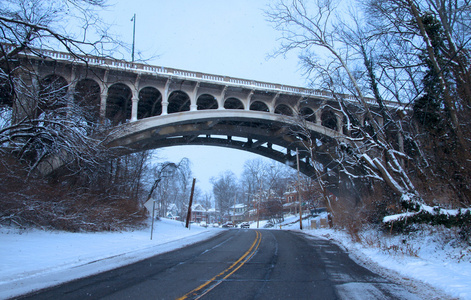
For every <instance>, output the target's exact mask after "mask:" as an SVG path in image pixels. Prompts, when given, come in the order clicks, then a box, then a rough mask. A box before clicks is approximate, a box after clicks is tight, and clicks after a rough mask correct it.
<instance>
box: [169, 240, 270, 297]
mask: <svg viewBox="0 0 471 300" xmlns="http://www.w3.org/2000/svg"><path fill="white" fill-rule="evenodd" d="M256 234H257V235H256V237H255V240H254V242H253V243H252V245H251V246H250V248H249V250H247V251H246V252H245V253H244V255H242V256H241V257H240V258H239V259H238V260H237V261H235V262H234V263H233V264H232V265H231V266H230V267H228V268H227V269H225V270H224V271H222V272H221V273H219V274H217V275H216V276H214V277H213V278H211V279H209V280H208V281H206V282H205V283H203V284H202V285H200V286H199V287H197V288H195V289H194V290H192V291H190V292H188V293H187V294H185V295H183V296H182V297H180V298H177V300H183V299H187V298H188V297H189V296H195V295H196V294H197V292H198V291H200V290H202V289H203V288H205V287H206V286H208V285H209V284H211V283H212V282H215V281H217V280H219V282H218V283H217V284H216V285H214V286H213V287H211V288H210V289H209V290H207V291H206V292H205V293H203V295H204V294H206V293H207V292H209V291H210V290H212V289H213V288H215V287H216V286H218V285H219V284H220V283H221V282H222V281H223V280H225V279H227V278H228V277H229V276H231V275H232V274H234V273H235V272H236V271H237V270H239V269H240V267H242V266H243V265H244V264H245V263H246V262H247V261H248V260H249V259H250V258H251V257H252V256H253V255H254V254H255V252H256V251H257V249H258V246H259V245H260V242H261V240H262V234H261V233H260V232H258V231H256ZM252 250H253V251H252ZM244 258H245V260H244ZM242 260H243V261H242ZM239 263H240V264H239ZM238 264H239V265H238ZM232 269H233V270H232ZM231 270H232V271H231ZM227 272H229V273H227ZM226 273H227V274H226ZM225 274H226V275H225ZM221 277H222V278H221ZM218 278H221V279H218ZM203 295H201V296H203ZM197 299H198V298H197Z"/></svg>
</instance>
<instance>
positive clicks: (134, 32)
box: [131, 14, 136, 62]
mask: <svg viewBox="0 0 471 300" xmlns="http://www.w3.org/2000/svg"><path fill="white" fill-rule="evenodd" d="M131 21H133V26H132V52H131V62H134V46H135V44H136V14H134V16H133V17H132V19H131Z"/></svg>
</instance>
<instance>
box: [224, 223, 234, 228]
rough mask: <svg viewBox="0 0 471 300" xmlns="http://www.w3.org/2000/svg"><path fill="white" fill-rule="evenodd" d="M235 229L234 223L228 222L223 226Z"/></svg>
mask: <svg viewBox="0 0 471 300" xmlns="http://www.w3.org/2000/svg"><path fill="white" fill-rule="evenodd" d="M232 227H234V224H233V223H232V222H226V223H224V224H222V228H232Z"/></svg>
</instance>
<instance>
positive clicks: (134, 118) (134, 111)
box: [131, 96, 139, 122]
mask: <svg viewBox="0 0 471 300" xmlns="http://www.w3.org/2000/svg"><path fill="white" fill-rule="evenodd" d="M131 101H132V107H131V122H135V121H137V107H138V105H139V98H137V97H134V96H133V97H132V99H131Z"/></svg>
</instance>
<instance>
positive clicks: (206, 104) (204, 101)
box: [196, 94, 219, 110]
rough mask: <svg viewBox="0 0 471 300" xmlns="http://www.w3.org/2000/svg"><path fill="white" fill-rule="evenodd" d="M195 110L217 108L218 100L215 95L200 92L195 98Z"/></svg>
mask: <svg viewBox="0 0 471 300" xmlns="http://www.w3.org/2000/svg"><path fill="white" fill-rule="evenodd" d="M196 106H197V108H196V109H197V110H205V109H218V107H219V105H218V101H217V99H216V97H214V96H213V95H210V94H202V95H200V96H199V97H198V99H197V100H196Z"/></svg>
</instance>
